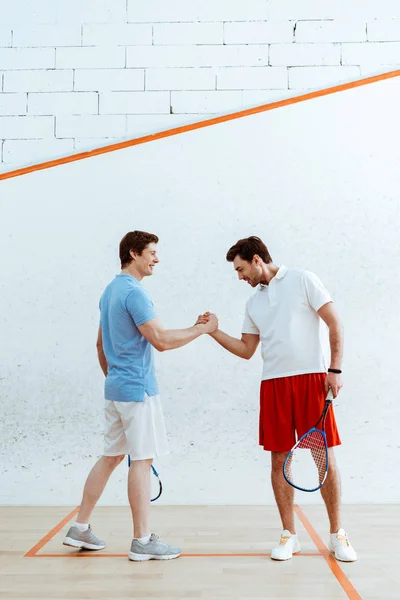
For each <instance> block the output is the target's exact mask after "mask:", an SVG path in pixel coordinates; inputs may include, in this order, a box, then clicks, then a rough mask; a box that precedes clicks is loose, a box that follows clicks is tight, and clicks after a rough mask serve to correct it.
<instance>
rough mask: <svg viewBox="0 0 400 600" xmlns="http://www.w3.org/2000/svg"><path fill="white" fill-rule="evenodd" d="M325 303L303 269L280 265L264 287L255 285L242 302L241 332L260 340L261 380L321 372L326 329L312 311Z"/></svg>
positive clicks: (315, 280)
mask: <svg viewBox="0 0 400 600" xmlns="http://www.w3.org/2000/svg"><path fill="white" fill-rule="evenodd" d="M327 302H332V299H331V297H330V294H329V292H328V291H327V290H326V289H325V287H324V286H323V284H322V283H321V281H320V280H319V278H318V277H317V276H316V275H314V273H311V272H310V271H306V270H303V269H288V268H286V267H284V266H281V267H280V269H279V270H278V272H277V274H276V275H275V277H273V278H272V279H271V281H270V282H269V284H268V285H262V284H260V285H259V287H258V290H257V292H256V293H255V294H254V296H252V297H251V298H250V299H249V300H248V301H247V304H246V315H245V319H244V323H243V329H242V332H243V333H253V334H258V335H259V336H260V340H261V355H262V358H263V361H264V367H263V373H262V379H263V380H264V379H275V378H277V377H288V376H290V375H303V374H305V373H325V372H326V370H327V361H326V357H325V353H324V346H325V345H326V344H325V343H324V338H325V340H326V337H327V336H326V331H327V327H326V325H325V323H324V322H323V321H322V319H321V318H320V317H319V315H318V314H317V310H319V309H320V308H321V307H322V306H323V305H324V304H326V303H327Z"/></svg>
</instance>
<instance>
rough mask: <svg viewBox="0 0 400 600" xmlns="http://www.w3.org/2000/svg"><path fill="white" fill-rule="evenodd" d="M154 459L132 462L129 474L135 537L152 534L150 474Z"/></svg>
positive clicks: (130, 501) (130, 502) (129, 494)
mask: <svg viewBox="0 0 400 600" xmlns="http://www.w3.org/2000/svg"><path fill="white" fill-rule="evenodd" d="M152 462H153V459H152V458H151V459H147V460H135V461H132V462H131V466H130V469H129V476H128V497H129V504H130V505H131V511H132V519H133V537H135V538H141V537H145V536H146V535H149V534H150V524H149V520H150V494H151V489H150V474H151V471H150V469H151V463H152Z"/></svg>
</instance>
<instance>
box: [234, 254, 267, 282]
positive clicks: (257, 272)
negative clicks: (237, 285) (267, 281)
mask: <svg viewBox="0 0 400 600" xmlns="http://www.w3.org/2000/svg"><path fill="white" fill-rule="evenodd" d="M261 264H262V260H261V258H260V257H259V256H258V255H257V254H256V255H255V256H254V257H253V260H252V261H251V262H249V261H247V260H244V259H243V258H241V257H240V256H239V254H237V255H236V256H235V258H234V259H233V267H234V269H235V271H236V272H237V274H238V277H239V280H242V279H243V281H246V283H248V284H249V285H251V287H257V285H258V284H259V283H261V280H262V276H263V273H262V266H261Z"/></svg>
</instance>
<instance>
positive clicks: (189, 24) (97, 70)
mask: <svg viewBox="0 0 400 600" xmlns="http://www.w3.org/2000/svg"><path fill="white" fill-rule="evenodd" d="M399 65H400V3H399V2H398V1H397V0H368V1H367V0H363V1H361V0H358V1H353V2H348V1H345V0H340V1H338V0H325V1H323V2H321V1H317V0H302V1H301V2H299V1H298V0H285V1H283V0H246V1H245V2H242V1H239V0H213V1H212V2H211V1H208V2H205V1H204V0H201V1H197V0H196V1H194V0H192V1H187V0H174V1H173V2H166V1H165V0H146V2H137V1H136V0H112V1H111V0H109V1H108V2H106V1H104V0H101V1H99V0H91V1H89V0H73V1H71V0H68V1H67V0H58V1H57V0H52V1H51V2H49V1H48V0H35V2H32V1H31V0H14V1H13V2H8V3H7V2H3V3H2V7H1V21H0V172H1V171H3V172H4V171H9V170H11V169H12V168H17V167H20V166H24V165H27V164H34V163H36V162H39V161H42V160H46V159H52V158H55V157H57V156H64V155H68V154H71V153H74V152H80V151H83V150H86V149H89V148H95V147H97V146H99V145H105V144H107V143H110V141H113V140H120V139H123V138H132V137H136V136H138V135H141V134H144V133H150V132H154V131H158V130H160V129H166V128H170V127H173V126H175V125H177V124H182V123H185V122H188V121H189V122H191V121H196V120H199V118H202V116H203V115H210V114H216V113H221V112H227V111H232V110H238V109H240V108H241V107H248V106H253V105H257V104H262V103H266V102H269V101H271V100H275V99H279V98H283V97H286V96H292V95H294V94H296V93H300V92H301V91H303V90H306V89H310V88H320V87H325V86H328V85H330V84H336V83H337V82H339V81H349V80H353V79H357V78H358V77H360V76H365V75H366V74H370V73H376V72H384V71H389V70H393V69H395V68H399Z"/></svg>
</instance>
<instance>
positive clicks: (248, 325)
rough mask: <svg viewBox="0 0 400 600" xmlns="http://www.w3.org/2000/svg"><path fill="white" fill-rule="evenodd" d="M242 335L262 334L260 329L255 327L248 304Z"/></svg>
mask: <svg viewBox="0 0 400 600" xmlns="http://www.w3.org/2000/svg"><path fill="white" fill-rule="evenodd" d="M242 333H254V334H257V335H259V334H260V331H259V329H258V327H257V326H256V325H255V323H254V321H253V320H252V318H251V317H250V315H249V309H248V306H247V304H246V312H245V315H244V321H243V327H242Z"/></svg>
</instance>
